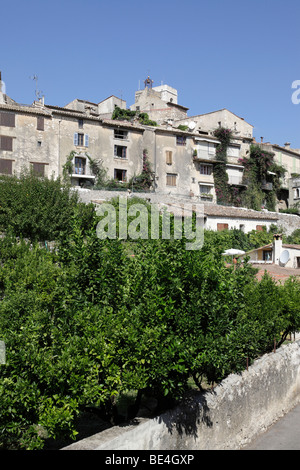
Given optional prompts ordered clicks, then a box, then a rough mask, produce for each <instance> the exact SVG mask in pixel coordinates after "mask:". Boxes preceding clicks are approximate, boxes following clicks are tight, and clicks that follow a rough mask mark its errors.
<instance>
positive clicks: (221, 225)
mask: <svg viewBox="0 0 300 470" xmlns="http://www.w3.org/2000/svg"><path fill="white" fill-rule="evenodd" d="M217 230H218V231H219V232H220V231H221V230H228V224H217Z"/></svg>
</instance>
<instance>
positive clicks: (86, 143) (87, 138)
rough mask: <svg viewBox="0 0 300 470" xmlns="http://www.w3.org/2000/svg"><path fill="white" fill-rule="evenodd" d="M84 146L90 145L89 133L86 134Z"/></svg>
mask: <svg viewBox="0 0 300 470" xmlns="http://www.w3.org/2000/svg"><path fill="white" fill-rule="evenodd" d="M84 146H85V147H88V146H89V136H88V134H85V135H84Z"/></svg>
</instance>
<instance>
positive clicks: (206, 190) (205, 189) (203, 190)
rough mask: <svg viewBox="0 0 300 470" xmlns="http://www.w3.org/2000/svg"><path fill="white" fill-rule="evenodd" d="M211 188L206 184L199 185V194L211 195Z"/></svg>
mask: <svg viewBox="0 0 300 470" xmlns="http://www.w3.org/2000/svg"><path fill="white" fill-rule="evenodd" d="M211 189H212V186H207V185H206V184H200V194H211Z"/></svg>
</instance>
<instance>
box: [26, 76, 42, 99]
mask: <svg viewBox="0 0 300 470" xmlns="http://www.w3.org/2000/svg"><path fill="white" fill-rule="evenodd" d="M29 78H31V80H34V81H35V97H36V99H37V100H38V101H40V99H41V98H42V93H43V92H42V91H39V90H38V76H37V75H35V74H34V75H32V76H31V77H29Z"/></svg>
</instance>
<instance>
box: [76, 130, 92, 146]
mask: <svg viewBox="0 0 300 470" xmlns="http://www.w3.org/2000/svg"><path fill="white" fill-rule="evenodd" d="M74 145H75V146H76V147H88V146H89V136H88V135H87V134H80V133H77V132H75V134H74Z"/></svg>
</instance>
